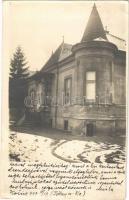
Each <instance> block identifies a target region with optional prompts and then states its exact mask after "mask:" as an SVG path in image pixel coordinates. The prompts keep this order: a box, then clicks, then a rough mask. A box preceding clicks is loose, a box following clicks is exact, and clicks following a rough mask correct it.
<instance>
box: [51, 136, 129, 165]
mask: <svg viewBox="0 0 129 200" xmlns="http://www.w3.org/2000/svg"><path fill="white" fill-rule="evenodd" d="M55 153H56V154H57V155H59V156H61V157H63V158H65V159H69V160H71V161H73V160H74V161H82V162H98V163H104V162H106V163H107V162H109V163H115V162H118V163H123V162H124V161H125V158H124V157H125V150H122V148H121V146H119V145H117V144H113V145H112V144H109V143H107V144H106V143H99V144H98V143H96V142H90V141H88V142H87V141H77V140H73V141H69V142H67V143H65V144H64V145H62V146H60V147H58V148H57V149H56V151H55Z"/></svg>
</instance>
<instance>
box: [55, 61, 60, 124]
mask: <svg viewBox="0 0 129 200" xmlns="http://www.w3.org/2000/svg"><path fill="white" fill-rule="evenodd" d="M58 84H59V66H58V64H57V72H56V107H55V128H57V111H58V105H57V104H58Z"/></svg>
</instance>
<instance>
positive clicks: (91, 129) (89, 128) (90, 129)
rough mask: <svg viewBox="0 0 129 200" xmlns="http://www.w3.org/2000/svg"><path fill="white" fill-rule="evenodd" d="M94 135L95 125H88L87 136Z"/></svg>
mask: <svg viewBox="0 0 129 200" xmlns="http://www.w3.org/2000/svg"><path fill="white" fill-rule="evenodd" d="M93 135H94V125H93V124H92V123H89V124H87V136H89V137H92V136H93Z"/></svg>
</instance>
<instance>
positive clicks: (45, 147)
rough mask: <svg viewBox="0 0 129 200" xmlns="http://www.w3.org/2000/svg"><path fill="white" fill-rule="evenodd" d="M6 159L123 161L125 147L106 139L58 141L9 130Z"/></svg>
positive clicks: (57, 139)
mask: <svg viewBox="0 0 129 200" xmlns="http://www.w3.org/2000/svg"><path fill="white" fill-rule="evenodd" d="M9 138H10V140H9V151H10V154H9V156H10V159H11V160H15V161H31V162H33V161H37V162H38V161H40V162H42V161H44V162H65V161H67V162H85V163H87V162H96V163H104V162H106V163H124V162H125V149H124V148H123V147H122V146H120V145H118V144H110V143H107V142H104V143H102V142H94V141H80V140H77V139H76V140H75V139H74V140H70V141H69V140H66V139H65V140H64V139H63V140H62V139H59V138H58V137H57V138H56V139H55V138H54V139H52V138H49V137H44V136H38V135H32V134H26V133H19V132H11V134H10V137H9Z"/></svg>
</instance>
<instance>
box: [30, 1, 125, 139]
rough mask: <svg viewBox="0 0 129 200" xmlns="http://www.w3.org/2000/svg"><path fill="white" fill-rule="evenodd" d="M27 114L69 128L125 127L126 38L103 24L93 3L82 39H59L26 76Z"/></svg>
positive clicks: (119, 130) (116, 130)
mask: <svg viewBox="0 0 129 200" xmlns="http://www.w3.org/2000/svg"><path fill="white" fill-rule="evenodd" d="M28 96H29V97H30V99H31V104H28V105H29V106H28V112H29V114H28V115H29V117H30V118H31V119H33V120H37V121H38V122H39V123H40V125H42V126H49V127H52V128H56V129H62V130H66V131H68V132H72V133H73V134H84V135H87V136H92V135H95V134H101V133H102V134H103V133H106V134H109V135H112V134H116V133H122V132H123V131H125V128H126V44H125V41H124V40H123V39H121V38H119V37H117V36H114V35H112V34H110V33H109V32H108V31H107V30H104V27H103V24H102V22H101V18H100V16H99V13H98V10H97V8H96V6H95V5H94V6H93V9H92V11H91V15H90V17H89V21H88V24H87V26H86V29H85V31H84V34H83V37H82V39H81V41H80V43H77V44H75V45H70V44H67V43H64V41H63V42H62V44H61V45H60V46H59V47H58V48H57V50H56V51H55V52H54V53H53V54H52V55H51V57H50V58H49V59H48V61H47V63H46V64H45V65H44V66H43V68H42V69H41V70H40V71H38V72H37V73H35V74H34V75H33V76H31V77H30V78H29V80H28Z"/></svg>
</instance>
